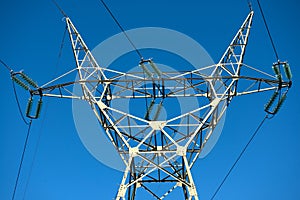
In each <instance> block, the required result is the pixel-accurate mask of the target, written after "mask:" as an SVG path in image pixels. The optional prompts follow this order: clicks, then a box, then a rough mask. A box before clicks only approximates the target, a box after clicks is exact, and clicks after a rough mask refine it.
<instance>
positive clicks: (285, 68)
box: [283, 63, 293, 80]
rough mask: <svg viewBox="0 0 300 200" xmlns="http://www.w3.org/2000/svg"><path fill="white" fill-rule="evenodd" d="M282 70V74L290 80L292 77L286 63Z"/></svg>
mask: <svg viewBox="0 0 300 200" xmlns="http://www.w3.org/2000/svg"><path fill="white" fill-rule="evenodd" d="M283 69H284V72H285V75H286V77H287V78H288V79H289V80H291V79H292V77H293V75H292V72H291V68H290V65H289V64H288V63H284V64H283Z"/></svg>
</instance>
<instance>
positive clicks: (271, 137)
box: [0, 0, 300, 200]
mask: <svg viewBox="0 0 300 200" xmlns="http://www.w3.org/2000/svg"><path fill="white" fill-rule="evenodd" d="M58 3H59V4H60V5H61V7H63V9H64V10H65V12H66V13H67V14H68V15H69V16H70V17H71V19H72V20H73V22H74V24H75V25H76V27H77V28H78V29H79V31H80V33H81V34H82V36H83V37H84V39H85V41H86V43H87V45H88V46H89V47H90V49H93V48H94V47H95V46H96V45H97V44H99V43H100V42H101V41H103V40H105V39H106V38H108V37H110V36H112V35H114V34H116V33H119V29H118V27H117V26H116V25H115V24H114V22H113V21H112V19H111V18H110V16H109V15H108V13H107V12H106V11H105V10H104V8H103V6H102V5H101V4H100V2H99V1H97V0H87V1H81V2H80V1H63V0H60V1H58ZM107 4H108V5H109V7H110V8H111V10H112V11H113V12H114V13H115V15H116V17H117V18H118V19H119V20H120V22H121V24H122V25H123V26H124V28H125V29H132V28H138V27H148V26H155V27H165V28H169V29H174V30H177V31H180V32H182V33H184V34H187V35H188V36H190V37H192V38H194V39H195V40H196V41H198V42H199V43H200V44H201V45H202V46H203V47H204V48H205V49H206V50H207V51H208V53H209V54H210V55H211V57H212V58H213V59H214V60H215V61H216V62H217V61H218V59H219V58H220V57H221V55H222V53H223V52H224V50H225V49H226V47H227V46H228V44H229V43H230V41H231V39H232V37H233V35H234V34H235V33H236V31H237V29H238V28H239V26H240V24H241V23H242V21H243V20H244V18H245V16H246V15H247V14H248V11H249V9H248V6H247V3H246V0H245V1H238V2H237V1H233V0H232V1H231V0H230V1H221V0H215V1H203V2H201V1H195V0H194V1H190V2H189V3H186V1H178V0H176V1H172V3H169V2H167V1H164V2H161V1H159V0H154V1H151V2H148V1H126V2H125V1H120V0H119V1H107ZM253 4H254V5H253V7H254V11H255V16H254V22H253V28H252V30H251V35H250V39H249V45H248V48H247V52H246V56H245V63H247V64H249V65H251V66H259V67H260V69H261V70H263V71H266V72H269V73H272V70H271V65H272V63H273V62H274V61H276V60H275V57H274V54H273V51H272V48H271V44H270V41H269V40H268V36H267V33H266V30H265V28H264V26H263V22H262V18H261V15H260V13H259V10H258V7H257V5H256V2H254V3H253ZM261 4H262V6H263V8H264V10H265V16H266V18H267V21H268V23H269V28H270V30H271V33H272V36H273V39H274V42H275V44H276V47H277V50H278V53H279V57H280V58H281V59H282V60H288V61H289V62H290V65H291V67H292V71H293V75H294V77H293V80H294V82H293V87H292V89H291V91H290V92H289V94H288V99H287V101H286V103H285V104H284V105H283V107H282V109H281V110H280V112H279V114H278V115H277V116H276V117H274V118H273V119H272V120H268V121H267V122H266V123H265V125H264V126H263V127H262V129H261V130H260V132H259V134H258V135H257V137H256V138H255V140H254V141H253V143H252V144H251V146H250V147H249V148H248V150H247V151H246V153H245V154H244V157H243V158H242V159H241V160H240V162H239V163H238V164H237V166H236V168H235V169H234V170H233V172H232V174H231V175H230V177H229V178H228V180H227V181H226V183H225V184H224V185H223V187H222V188H221V190H220V191H219V193H218V195H217V196H216V198H215V199H300V191H299V185H300V170H299V169H300V157H299V152H300V145H299V142H298V141H300V135H299V133H300V131H299V126H298V124H299V119H300V106H299V100H300V96H299V92H298V91H299V83H298V81H297V80H298V79H299V74H300V70H299V67H298V66H300V62H299V59H298V58H299V53H300V51H299V46H300V40H299V35H300V26H299V22H298V20H297V19H299V18H300V14H299V12H298V10H299V3H298V2H297V1H296V0H286V1H282V0H275V1H270V0H269V1H262V2H261ZM61 19H62V16H61V14H60V13H59V12H58V11H57V9H56V8H55V6H54V5H53V3H52V2H51V1H50V0H47V1H46V0H43V1H38V0H35V1H34V0H28V1H20V0H14V1H1V3H0V26H1V32H0V38H1V49H0V57H1V59H3V60H4V61H5V62H7V63H8V64H9V65H10V66H11V67H12V68H14V69H15V70H21V69H24V70H25V72H26V73H27V74H29V75H30V76H31V77H32V78H33V79H35V80H37V82H38V83H41V84H42V83H45V82H47V81H48V80H50V79H52V78H53V77H55V76H56V75H58V74H61V73H63V72H64V71H66V69H70V67H72V66H74V60H73V57H72V53H71V49H70V43H69V42H68V40H66V42H65V46H64V49H63V54H62V58H63V59H62V60H61V61H60V64H59V67H58V68H57V67H55V66H56V62H57V57H58V52H59V48H60V43H61V39H62V36H63V31H64V27H65V24H64V22H63V21H62V20H61ZM137 62H138V60H137ZM0 74H1V79H0V84H1V93H0V95H1V96H0V99H1V105H0V106H1V111H2V118H1V119H2V120H1V132H0V199H4V200H6V199H10V198H11V195H12V191H13V186H14V182H15V178H16V175H17V168H18V164H19V160H20V157H21V151H22V148H23V143H24V140H25V134H26V126H25V125H24V124H23V122H22V121H21V119H20V117H19V114H18V110H17V105H16V102H15V100H14V96H13V91H12V85H11V81H10V77H9V74H8V73H7V71H6V70H5V69H4V68H2V67H1V68H0ZM270 95H271V93H266V94H256V95H251V96H244V97H240V98H235V99H234V100H233V102H232V103H231V104H230V106H229V109H228V111H227V116H226V123H225V127H224V129H223V133H222V135H221V138H220V139H219V141H218V143H217V145H216V146H215V148H214V149H213V151H212V152H211V153H210V154H209V155H208V156H207V157H206V158H205V159H202V160H198V162H197V164H196V166H195V167H194V168H193V174H194V179H195V182H196V184H197V189H198V192H199V195H200V198H201V199H203V200H206V199H209V198H210V197H211V196H212V194H213V192H214V191H215V189H216V188H217V186H218V184H219V183H220V182H221V180H222V178H223V177H224V176H225V174H226V172H227V171H228V169H229V168H230V167H231V165H232V163H233V162H234V161H235V158H236V157H237V156H238V154H239V152H240V151H241V149H242V148H243V146H244V145H245V143H247V141H248V139H249V137H250V136H251V134H252V133H253V131H254V130H255V128H256V127H257V125H258V123H259V122H260V120H261V119H262V118H263V117H264V111H263V106H264V104H265V103H266V102H267V101H268V98H269V96H270ZM27 98H28V96H27V94H26V93H22V92H20V99H21V102H22V105H23V108H24V110H25V103H26V101H27ZM45 104H46V106H45V107H44V109H43V111H42V115H41V118H40V119H39V120H36V121H34V122H33V126H32V132H31V135H30V139H29V144H28V145H29V146H28V149H27V153H26V156H25V160H24V167H23V168H22V173H21V177H20V184H19V187H18V191H17V194H16V199H28V200H35V199H37V200H38V199H45V200H60V199H74V200H75V199H78V200H79V199H112V198H113V197H114V196H115V194H116V191H117V188H118V184H119V182H120V180H121V177H122V173H121V172H118V171H116V170H113V169H110V168H108V167H106V166H104V165H103V164H101V163H100V162H98V161H97V160H96V159H95V158H93V157H92V156H91V155H90V154H89V152H88V151H87V150H86V149H85V148H84V146H83V145H82V143H81V141H80V139H79V137H78V135H77V133H76V129H75V126H74V123H73V118H72V107H71V106H72V105H71V101H68V100H61V99H48V100H46V101H45ZM37 141H39V142H37ZM37 144H38V148H36V146H37ZM34 155H35V156H34ZM33 159H34V161H33ZM32 163H33V165H32ZM23 197H24V198H23ZM137 197H139V196H137ZM140 197H141V196H140ZM139 199H141V198H139ZM169 199H171V198H169Z"/></svg>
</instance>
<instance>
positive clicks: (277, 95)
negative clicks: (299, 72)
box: [265, 61, 292, 115]
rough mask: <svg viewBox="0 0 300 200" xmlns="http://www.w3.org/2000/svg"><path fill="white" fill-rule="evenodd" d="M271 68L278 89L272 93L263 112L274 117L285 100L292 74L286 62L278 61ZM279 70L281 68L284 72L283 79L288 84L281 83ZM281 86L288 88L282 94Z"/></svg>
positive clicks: (281, 77)
mask: <svg viewBox="0 0 300 200" xmlns="http://www.w3.org/2000/svg"><path fill="white" fill-rule="evenodd" d="M272 68H273V71H274V73H275V75H276V78H277V80H278V81H279V85H278V89H277V90H276V91H275V92H274V93H273V95H272V96H271V98H270V100H269V101H268V103H267V104H266V105H265V111H266V112H267V113H268V114H271V115H275V114H276V113H277V112H278V111H279V109H280V108H281V106H282V104H283V102H284V101H285V100H286V97H287V93H288V91H289V88H290V87H291V85H292V72H291V68H290V65H289V64H288V62H280V61H278V62H276V63H274V64H273V66H272ZM281 68H283V70H284V75H285V76H284V78H287V79H288V81H289V82H283V76H282V74H281V71H282V70H281ZM282 84H288V88H287V89H286V90H285V91H284V92H282V90H283V88H282ZM275 102H277V103H276V105H274V103H275ZM271 108H273V109H271Z"/></svg>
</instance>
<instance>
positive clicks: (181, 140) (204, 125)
mask: <svg viewBox="0 0 300 200" xmlns="http://www.w3.org/2000/svg"><path fill="white" fill-rule="evenodd" d="M252 18H253V11H251V12H250V13H249V14H248V16H247V17H246V19H245V21H244V23H243V24H242V26H241V27H240V29H239V30H238V32H237V34H236V35H235V37H234V38H233V40H232V42H231V43H230V45H229V46H228V48H227V50H226V51H225V53H224V55H223V56H222V57H221V59H220V61H219V62H218V63H217V64H214V65H211V66H206V67H203V68H200V69H197V70H194V71H188V72H164V71H160V70H159V69H158V68H156V67H155V64H154V63H152V61H151V60H146V61H143V62H141V63H140V66H141V68H143V71H144V72H143V73H141V72H131V73H123V72H119V71H116V70H112V69H108V68H104V67H100V66H99V64H98V63H97V62H96V60H95V58H94V57H93V55H92V53H91V51H90V50H89V49H88V47H87V45H86V44H85V43H84V40H83V39H82V37H81V36H80V34H79V32H78V31H77V29H76V28H75V26H74V25H73V23H72V22H71V20H70V18H68V17H67V18H66V23H67V27H68V32H69V36H70V41H71V44H72V49H73V53H74V57H75V60H76V68H75V69H73V70H71V71H69V72H67V73H65V74H63V75H62V76H60V77H58V78H56V79H54V80H52V81H50V82H48V83H46V84H45V85H43V86H42V87H41V88H39V89H37V90H33V91H31V93H32V94H33V95H40V94H41V93H42V94H43V96H47V97H57V98H71V99H80V100H83V101H87V102H88V103H89V104H90V106H91V108H92V110H93V111H94V113H95V116H96V117H97V119H98V120H99V122H100V123H101V125H102V126H103V128H104V130H105V132H106V135H107V137H108V138H109V139H110V141H111V142H112V144H113V145H114V147H115V149H116V150H117V151H118V152H119V154H120V156H121V158H122V159H123V161H124V163H125V165H126V170H125V172H124V175H123V178H122V181H121V184H120V188H119V190H118V193H117V197H116V199H117V200H119V199H122V200H125V199H128V200H133V199H135V194H136V191H137V189H138V188H144V189H145V190H146V191H148V192H149V193H150V194H151V195H152V196H153V197H155V198H156V199H163V198H165V197H166V196H167V195H168V194H169V193H170V192H172V191H173V190H174V189H175V188H176V187H178V186H180V187H182V190H183V196H184V198H185V199H186V200H192V199H195V200H198V199H199V196H198V193H197V189H196V186H195V184H194V180H193V177H192V173H191V168H192V166H193V165H194V163H195V161H196V160H197V158H198V156H199V155H200V153H201V151H202V149H203V148H204V146H205V144H206V143H207V141H208V140H209V139H210V137H211V135H212V133H213V131H214V129H215V127H216V126H217V124H218V122H219V121H220V119H221V118H222V116H223V114H224V113H225V111H226V109H227V107H228V105H229V103H230V102H231V100H232V99H233V98H234V97H236V96H241V95H247V94H252V93H258V92H265V91H270V90H278V88H279V87H280V88H288V87H289V86H290V82H285V81H281V80H278V79H277V78H276V77H275V76H272V75H269V74H267V73H265V72H262V71H260V70H258V69H256V68H253V67H250V66H248V65H246V64H244V63H243V58H244V54H245V48H246V45H247V42H248V37H249V33H250V28H251V23H252ZM151 67H152V68H153V70H154V73H152V74H151V72H150V71H149V70H148V68H151ZM207 71H209V72H210V73H207ZM248 71H251V72H252V73H251V74H254V73H255V74H257V76H256V77H252V76H251V77H250V76H248V75H247V72H248ZM74 73H76V74H77V75H78V80H75V81H70V82H63V83H59V84H58V83H57V82H59V81H60V80H61V79H65V78H66V77H67V76H69V75H71V74H74ZM145 74H147V76H145ZM74 85H80V87H81V92H80V93H79V94H75V93H74V92H73V91H72V87H73V86H74ZM191 91H193V92H191ZM190 97H195V98H197V99H198V101H199V102H201V104H200V105H199V107H197V108H195V109H193V110H190V111H188V112H186V113H181V114H180V115H178V116H174V117H171V118H169V119H166V120H162V121H160V120H159V119H158V116H159V112H160V109H161V106H162V105H163V103H167V101H168V99H171V98H190ZM145 98H146V99H147V100H148V99H150V101H149V105H150V106H148V107H147V108H146V110H144V113H143V114H140V115H138V114H135V113H134V114H132V113H128V112H126V111H123V110H121V109H118V108H115V107H114V106H112V104H113V103H114V102H118V101H121V100H122V99H131V100H133V101H137V102H140V101H141V99H145ZM155 102H159V103H157V108H156V110H154V111H153V105H154V104H155ZM153 112H154V114H153ZM153 182H156V183H162V182H168V183H174V185H173V186H172V187H171V188H170V190H168V191H166V193H165V194H164V195H162V196H158V195H157V194H156V193H155V191H152V190H151V188H149V187H148V186H147V183H153Z"/></svg>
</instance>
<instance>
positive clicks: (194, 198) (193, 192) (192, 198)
mask: <svg viewBox="0 0 300 200" xmlns="http://www.w3.org/2000/svg"><path fill="white" fill-rule="evenodd" d="M183 162H184V167H185V170H186V174H187V178H188V182H189V184H190V185H189V186H187V190H188V193H189V198H188V200H199V197H198V193H197V189H196V186H195V183H194V180H193V177H192V173H191V169H190V166H189V163H188V161H187V159H186V155H183Z"/></svg>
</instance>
